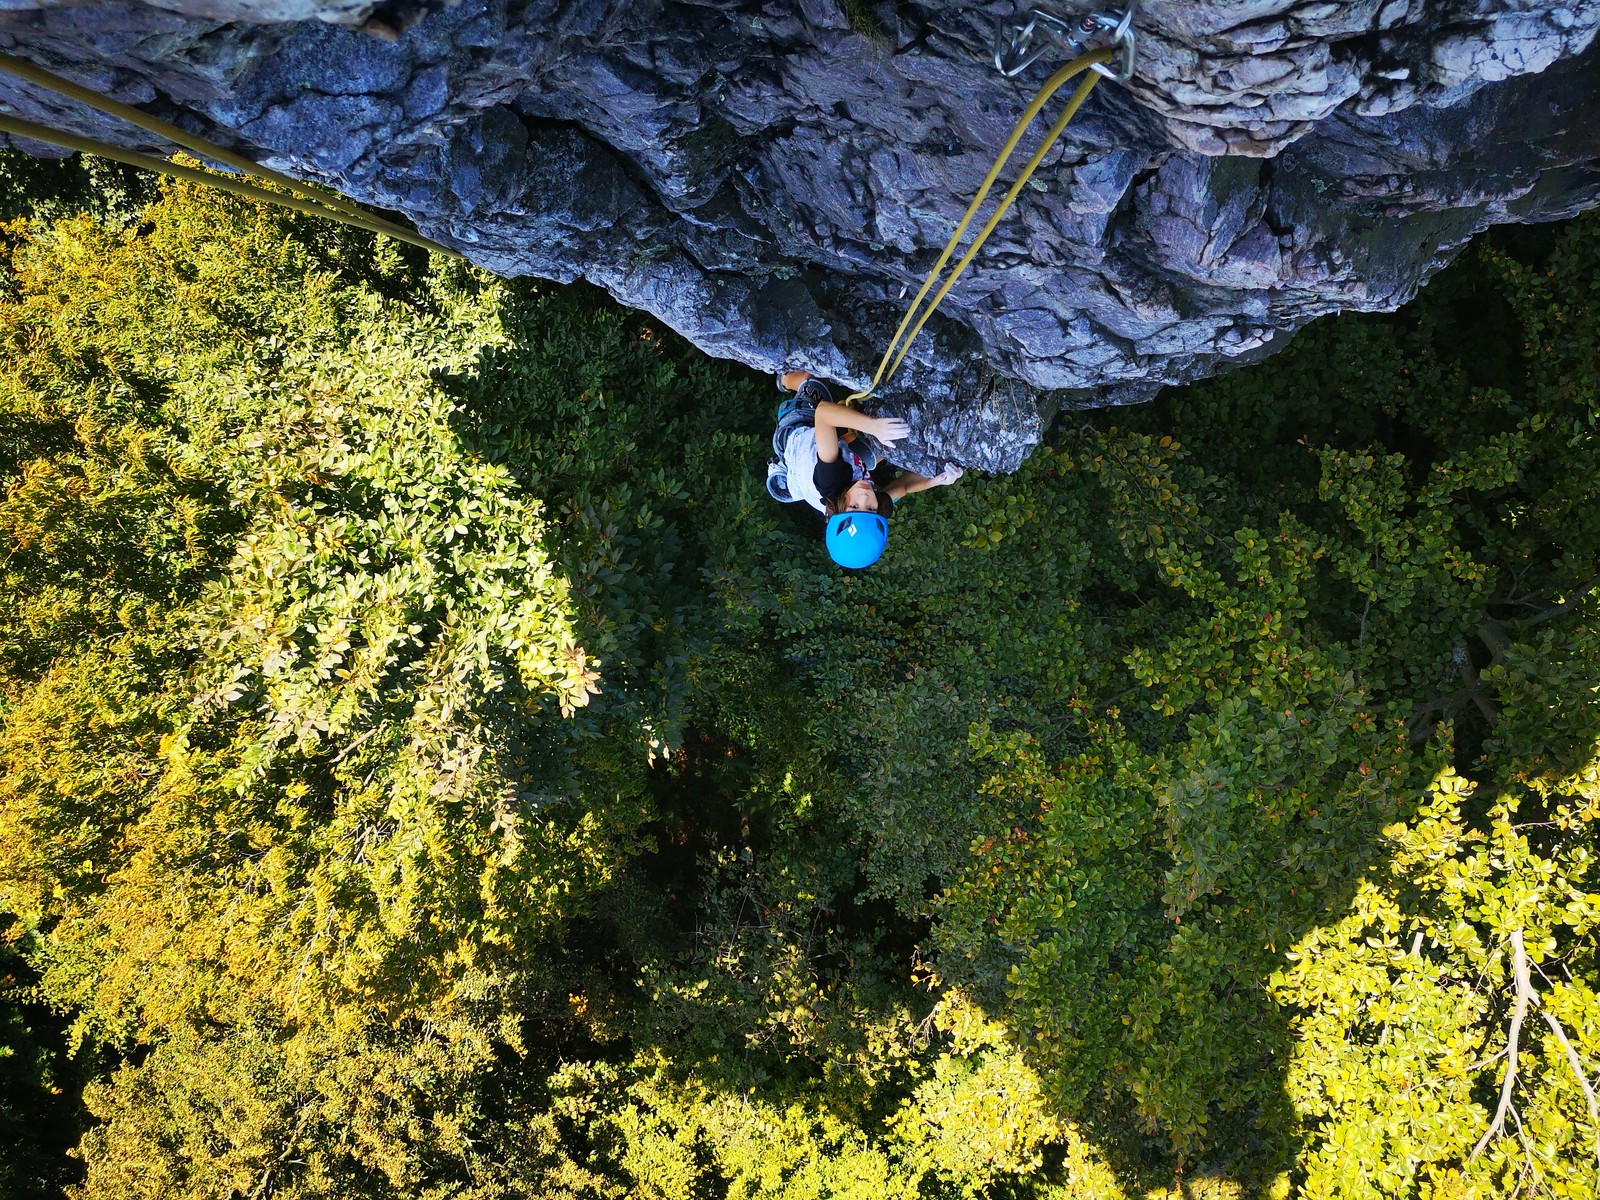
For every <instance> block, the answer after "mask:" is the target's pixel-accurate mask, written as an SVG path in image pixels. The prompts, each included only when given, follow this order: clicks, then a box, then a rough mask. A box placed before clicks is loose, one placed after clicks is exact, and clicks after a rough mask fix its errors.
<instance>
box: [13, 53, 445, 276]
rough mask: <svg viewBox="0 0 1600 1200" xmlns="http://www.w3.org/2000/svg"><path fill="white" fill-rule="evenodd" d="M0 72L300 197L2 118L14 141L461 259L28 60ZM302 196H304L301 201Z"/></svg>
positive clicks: (333, 196)
mask: <svg viewBox="0 0 1600 1200" xmlns="http://www.w3.org/2000/svg"><path fill="white" fill-rule="evenodd" d="M0 71H6V72H8V73H9V74H12V75H15V76H17V77H18V78H20V79H25V80H27V81H28V82H29V83H32V84H36V85H38V86H39V87H42V88H46V89H48V90H49V91H52V92H55V93H56V94H57V95H61V96H66V97H67V98H68V99H71V100H76V101H78V102H79V103H81V104H86V105H88V106H89V107H90V108H93V109H95V110H96V111H98V112H102V113H105V114H106V115H107V116H111V117H116V118H118V119H119V120H123V121H126V122H128V123H129V124H130V125H136V126H138V127H139V128H140V129H143V130H145V131H146V132H147V133H153V134H155V135H156V136H157V137H161V138H165V139H166V140H167V141H169V142H173V143H174V144H176V145H179V146H182V147H183V148H184V149H186V150H190V151H193V152H194V153H195V154H198V155H201V156H203V157H205V158H207V159H210V160H211V161H212V162H217V163H222V164H223V165H225V166H229V167H233V168H234V169H235V170H237V171H240V172H242V173H243V174H246V175H253V176H255V177H256V178H257V179H262V180H265V181H267V182H268V183H274V184H277V185H278V186H279V187H284V188H288V189H291V190H292V191H295V192H299V193H300V195H299V196H294V195H288V196H286V195H283V194H282V193H280V192H274V191H269V190H267V189H266V188H261V187H257V186H256V185H254V184H251V183H246V182H245V181H244V180H241V179H235V178H233V177H232V176H229V175H218V174H213V173H212V172H209V171H201V170H197V169H195V168H193V167H188V166H185V165H183V164H182V163H175V162H170V161H168V160H167V159H164V158H158V157H157V156H155V155H153V154H142V153H140V152H139V151H137V150H126V149H124V148H122V147H121V146H113V145H110V144H109V143H106V142H99V141H95V140H94V139H92V138H85V137H79V136H78V135H77V134H72V133H63V132H62V131H60V130H57V129H52V128H50V127H49V126H48V125H40V124H38V123H37V122H34V121H25V120H23V119H22V118H20V117H13V116H10V115H8V114H0V133H9V134H13V135H15V136H17V137H25V138H29V139H31V140H33V141H36V142H45V143H48V144H50V145H53V146H61V147H62V148H64V149H67V150H79V151H82V152H83V153H85V154H97V155H99V156H100V157H102V158H110V159H114V160H115V161H117V162H122V163H127V164H128V165H130V166H134V167H141V168H143V169H145V170H148V171H156V172H159V173H160V174H163V175H172V176H175V177H176V178H178V179H184V180H188V181H189V182H191V183H200V184H205V185H207V186H210V187H215V188H219V189H221V190H222V191H225V192H232V193H233V194H234V195H236V196H244V197H246V198H248V199H252V200H258V201H261V202H263V203H267V204H276V205H279V206H280V207H283V208H290V209H293V210H295V211H296V212H303V213H309V214H311V215H313V216H320V217H326V218H328V219H329V220H332V221H339V222H341V223H343V224H345V225H352V226H354V227H355V228H357V229H364V230H366V231H367V232H368V233H380V234H383V235H384V236H386V237H392V238H396V239H398V240H399V241H402V242H407V243H409V244H411V245H413V246H420V247H422V248H423V249H425V250H432V251H434V252H435V253H438V254H446V255H449V256H450V257H451V258H461V257H462V256H461V255H460V254H458V253H457V252H456V251H454V250H451V249H450V248H449V247H447V246H441V245H440V244H439V243H438V242H435V241H433V240H431V239H430V238H425V237H423V236H422V235H421V234H419V233H416V232H415V231H413V230H410V229H407V228H405V226H403V225H398V224H396V223H395V222H393V221H390V220H387V219H385V218H383V217H380V216H378V214H376V213H374V212H370V211H368V210H367V209H364V208H362V207H361V206H360V205H359V204H356V203H354V202H352V201H350V200H346V199H345V198H344V197H343V196H340V195H338V194H337V193H333V192H325V191H322V190H321V189H318V188H314V187H311V186H309V185H308V184H305V183H302V182H301V181H299V180H297V179H292V178H290V177H289V176H287V175H284V174H281V173H280V172H278V171H274V170H272V169H271V168H270V167H263V166H261V165H260V164H259V163H255V162H252V161H251V160H250V159H248V158H246V157H244V155H242V154H237V153H235V152H234V151H232V150H225V149H223V148H222V147H221V146H217V145H214V144H212V143H211V142H208V141H207V140H206V139H205V138H202V137H199V136H197V135H196V134H192V133H190V132H189V131H188V130H186V129H181V128H179V127H178V126H176V125H173V124H171V123H170V122H167V121H163V120H161V119H160V118H159V117H152V116H151V115H150V114H148V113H146V112H141V111H140V110H139V109H137V108H134V107H132V106H131V105H128V104H123V103H121V102H120V101H117V100H112V99H111V98H110V97H108V96H102V95H100V94H99V93H98V92H95V91H93V90H91V89H89V88H86V87H84V86H83V85H81V84H77V83H73V82H72V81H71V80H70V79H63V78H61V77H60V76H59V75H55V74H52V73H51V72H49V71H46V70H45V69H44V68H43V67H40V66H37V65H35V64H34V63H31V62H28V61H27V60H26V59H22V58H16V57H14V56H13V55H10V54H4V53H0ZM302 197H305V198H304V199H302Z"/></svg>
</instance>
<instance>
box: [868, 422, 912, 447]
mask: <svg viewBox="0 0 1600 1200" xmlns="http://www.w3.org/2000/svg"><path fill="white" fill-rule="evenodd" d="M868 432H870V433H871V434H872V436H873V437H875V438H877V440H878V443H879V445H881V446H882V447H883V448H884V449H885V450H893V449H894V448H895V444H896V443H897V442H900V441H902V440H903V439H905V438H906V437H907V436H909V435H910V433H911V426H909V425H907V424H906V423H905V422H904V421H902V420H901V419H900V418H899V417H879V418H877V419H876V420H875V421H874V422H873V427H872V429H871V430H869V431H868Z"/></svg>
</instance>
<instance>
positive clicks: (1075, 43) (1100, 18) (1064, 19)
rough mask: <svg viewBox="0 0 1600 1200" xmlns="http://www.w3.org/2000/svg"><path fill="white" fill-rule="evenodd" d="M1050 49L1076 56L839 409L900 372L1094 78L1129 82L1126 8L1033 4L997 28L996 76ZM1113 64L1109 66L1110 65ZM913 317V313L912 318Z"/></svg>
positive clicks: (1003, 156) (1034, 107)
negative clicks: (1046, 124) (1020, 153)
mask: <svg viewBox="0 0 1600 1200" xmlns="http://www.w3.org/2000/svg"><path fill="white" fill-rule="evenodd" d="M1101 35H1106V36H1107V37H1108V38H1109V40H1110V42H1111V45H1109V46H1102V47H1100V48H1098V49H1092V50H1091V49H1086V46H1087V44H1088V42H1089V41H1090V40H1092V39H1095V38H1097V37H1099V36H1101ZM1036 37H1037V38H1041V39H1042V40H1041V44H1038V45H1035V39H1036ZM1051 46H1056V47H1058V48H1060V49H1064V50H1066V51H1067V52H1069V53H1072V54H1074V55H1076V57H1075V58H1073V60H1072V61H1071V62H1069V63H1068V64H1067V65H1066V66H1064V67H1062V68H1061V69H1060V70H1059V71H1057V72H1056V73H1055V74H1053V75H1051V76H1050V78H1049V79H1047V80H1045V82H1044V86H1043V87H1041V88H1040V89H1039V94H1038V95H1036V96H1035V97H1034V98H1033V100H1032V101H1030V102H1029V104H1028V107H1027V108H1025V109H1023V110H1022V115H1021V116H1020V117H1018V118H1017V123H1016V125H1014V126H1013V127H1012V129H1011V136H1010V137H1008V138H1007V139H1006V143H1005V145H1004V146H1002V147H1001V148H1000V153H999V154H998V155H996V156H995V160H994V165H993V166H991V167H990V168H989V173H988V174H987V175H985V176H984V179H983V184H982V186H980V187H979V188H978V194H977V195H976V196H975V197H973V200H972V203H971V204H969V205H968V206H967V211H966V214H965V215H964V216H963V217H962V218H961V222H960V224H958V225H957V226H956V231H955V232H954V233H953V234H951V235H950V240H949V241H948V242H946V243H945V247H944V250H943V251H942V252H941V253H940V255H939V258H938V261H937V262H935V263H934V264H933V269H932V270H931V271H929V272H928V278H927V279H926V280H925V281H924V282H923V284H922V288H921V290H920V291H918V292H917V294H916V297H915V298H914V299H913V300H912V301H911V305H910V307H909V308H907V309H906V315H905V316H904V317H903V318H902V319H901V321H900V327H899V328H898V329H896V330H895V331H894V337H892V338H890V339H889V346H888V348H887V349H886V350H885V351H884V352H883V358H882V359H881V360H880V361H879V362H878V369H877V371H876V372H874V374H873V376H872V382H871V383H870V384H868V385H867V387H866V389H865V390H864V391H859V392H853V393H851V395H850V396H849V397H848V398H847V399H846V401H845V403H847V404H852V403H855V402H856V401H858V400H865V399H866V398H867V397H869V396H871V395H872V394H873V393H874V392H876V391H877V390H878V388H880V387H882V386H883V385H884V384H886V383H888V382H889V381H890V380H891V379H893V378H894V375H895V372H896V371H898V370H899V369H900V364H901V363H902V362H904V361H905V357H906V352H907V351H908V350H910V349H911V343H912V342H914V341H915V340H916V337H917V334H919V333H921V332H922V327H923V326H924V325H926V324H927V323H928V318H930V317H931V316H933V314H934V312H935V310H937V309H938V307H939V303H940V301H942V300H943V299H944V298H945V296H947V295H949V293H950V289H951V288H953V287H954V286H955V285H956V281H957V280H958V279H960V278H961V275H962V272H964V271H965V270H966V269H967V265H968V264H969V263H970V262H972V260H973V259H974V258H975V257H977V254H978V251H979V250H981V249H983V244H984V242H985V241H987V240H988V238H989V235H990V234H991V233H993V232H994V229H995V226H997V225H998V224H999V223H1000V218H1001V217H1003V216H1005V214H1006V211H1007V210H1008V209H1009V208H1010V207H1011V204H1012V202H1013V201H1014V200H1016V198H1017V196H1018V194H1020V193H1021V191H1022V189H1023V188H1024V187H1025V186H1027V183H1028V180H1029V179H1031V178H1033V173H1034V171H1035V170H1036V169H1037V168H1038V166H1039V164H1040V163H1041V162H1043V161H1044V158H1045V155H1047V154H1049V153H1050V150H1051V148H1052V147H1054V146H1055V144H1056V141H1057V140H1058V139H1059V138H1060V137H1061V134H1062V132H1063V131H1064V130H1065V129H1066V127H1067V124H1068V122H1070V121H1071V120H1072V118H1073V117H1074V116H1076V115H1077V112H1078V109H1079V108H1080V107H1081V106H1082V105H1083V102H1084V101H1085V100H1087V99H1088V98H1089V93H1090V92H1092V91H1093V90H1094V86H1095V84H1096V83H1098V82H1099V81H1100V79H1101V78H1102V77H1104V78H1106V79H1112V80H1115V81H1117V82H1118V83H1125V82H1127V80H1128V79H1129V78H1131V77H1132V75H1133V56H1134V48H1135V46H1134V33H1133V8H1132V6H1131V5H1130V7H1129V8H1128V9H1127V10H1126V11H1125V12H1123V13H1122V15H1121V16H1119V17H1112V16H1109V15H1107V14H1105V13H1088V14H1084V15H1082V16H1076V17H1069V16H1067V15H1065V14H1063V13H1062V12H1061V10H1060V9H1059V8H1057V7H1055V6H1054V5H1052V4H1048V3H1043V2H1041V3H1038V4H1036V5H1035V6H1034V7H1033V9H1032V10H1031V11H1030V12H1029V13H1027V14H1026V15H1025V16H1023V17H1022V18H1020V19H1019V20H1018V21H1016V22H1014V23H1013V24H1011V25H1010V26H1007V27H1004V28H1002V29H1001V31H1000V34H999V36H998V37H997V39H996V43H995V52H994V58H995V66H996V67H997V68H998V69H999V70H1000V72H1001V74H1003V75H1008V76H1015V75H1018V74H1020V73H1021V72H1023V71H1025V70H1027V69H1028V68H1029V67H1030V66H1032V65H1033V64H1034V63H1035V62H1037V61H1038V60H1039V59H1040V58H1041V57H1042V56H1043V55H1044V54H1045V53H1046V51H1048V50H1049V49H1050V47H1051ZM1113 62H1115V63H1116V66H1115V67H1113V66H1111V65H1110V64H1111V63H1113ZM1085 71H1087V72H1088V73H1089V74H1088V76H1087V77H1086V78H1085V79H1084V80H1083V82H1082V83H1080V84H1078V86H1077V88H1076V89H1075V90H1074V91H1073V93H1072V98H1071V99H1069V100H1068V101H1067V104H1066V107H1065V108H1063V109H1062V110H1061V115H1060V116H1059V117H1057V118H1056V121H1055V124H1054V125H1052V126H1051V127H1050V131H1049V132H1048V133H1047V134H1045V138H1044V141H1043V142H1042V143H1041V144H1040V146H1039V148H1038V149H1037V150H1035V151H1034V152H1033V156H1032V157H1031V158H1029V159H1028V162H1027V165H1026V166H1024V167H1023V168H1022V173H1021V174H1020V175H1018V176H1017V179H1016V181H1015V182H1014V183H1013V184H1012V185H1011V187H1010V189H1009V190H1008V191H1007V192H1006V194H1005V195H1004V196H1003V197H1001V199H1000V202H999V204H998V205H996V207H995V210H994V212H993V213H991V214H990V215H989V219H988V221H986V222H985V223H984V226H983V228H982V229H981V230H979V231H978V236H977V237H976V238H974V239H973V241H972V244H971V245H970V246H968V247H967V250H966V253H964V254H963V255H962V256H961V258H960V260H959V261H958V262H957V263H956V265H955V267H954V268H952V269H951V272H950V276H949V278H947V279H946V280H945V281H944V283H943V284H942V285H941V286H940V288H939V290H938V291H937V292H936V293H935V294H934V296H933V299H932V300H931V301H929V302H928V305H927V307H926V308H922V302H923V301H924V300H925V299H926V298H927V296H928V293H929V292H930V291H932V290H933V286H934V284H935V283H936V282H937V281H938V279H939V276H940V273H941V272H943V271H944V268H945V264H947V263H948V262H949V261H950V258H951V256H952V255H953V254H955V251H956V247H957V246H958V245H960V244H961V239H962V238H963V237H964V236H966V232H967V228H968V227H969V226H970V225H971V224H972V221H973V218H974V217H976V216H977V215H978V209H979V208H980V207H981V206H982V204H983V202H984V200H985V199H987V198H988V195H989V192H990V189H992V188H993V187H994V185H995V181H996V180H997V179H999V177H1000V172H1001V171H1002V170H1004V169H1005V166H1006V164H1007V163H1008V162H1009V161H1010V160H1011V155H1012V154H1013V152H1015V150H1016V148H1017V143H1018V142H1020V141H1021V140H1022V135H1023V134H1025V133H1026V132H1027V131H1028V127H1029V126H1031V125H1032V124H1033V121H1034V118H1035V117H1037V116H1038V115H1039V112H1040V110H1042V109H1043V108H1044V106H1045V105H1046V104H1047V103H1049V101H1050V97H1052V96H1054V95H1055V94H1056V92H1058V91H1059V90H1060V89H1061V88H1062V87H1063V86H1064V85H1065V84H1066V83H1067V81H1068V80H1070V79H1073V78H1075V77H1077V76H1078V75H1082V74H1083V73H1084V72H1085ZM919 310H920V311H919Z"/></svg>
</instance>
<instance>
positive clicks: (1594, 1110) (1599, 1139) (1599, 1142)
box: [1542, 1009, 1600, 1165]
mask: <svg viewBox="0 0 1600 1200" xmlns="http://www.w3.org/2000/svg"><path fill="white" fill-rule="evenodd" d="M1542 1015H1543V1017H1544V1020H1545V1024H1546V1025H1548V1026H1550V1032H1551V1033H1553V1034H1555V1035H1556V1041H1558V1042H1560V1043H1561V1048H1562V1049H1563V1050H1565V1051H1566V1052H1567V1062H1568V1063H1569V1064H1570V1065H1571V1067H1572V1073H1573V1074H1574V1075H1576V1076H1577V1077H1578V1086H1579V1087H1581V1088H1582V1089H1583V1096H1584V1099H1586V1100H1587V1101H1588V1102H1589V1122H1590V1123H1591V1124H1592V1125H1593V1126H1594V1130H1595V1135H1594V1161H1595V1163H1596V1164H1597V1165H1600V1101H1597V1100H1596V1099H1595V1094H1594V1088H1592V1087H1590V1086H1589V1078H1588V1076H1586V1075H1585V1074H1584V1073H1583V1060H1582V1059H1581V1058H1579V1057H1578V1052H1577V1051H1576V1050H1574V1049H1573V1048H1572V1043H1571V1042H1570V1041H1568V1040H1567V1031H1566V1030H1565V1029H1562V1028H1561V1022H1560V1021H1558V1020H1556V1019H1555V1017H1554V1016H1553V1015H1551V1012H1550V1010H1549V1009H1544V1010H1543V1012H1542Z"/></svg>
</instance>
